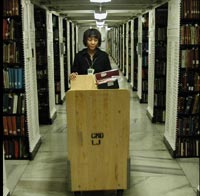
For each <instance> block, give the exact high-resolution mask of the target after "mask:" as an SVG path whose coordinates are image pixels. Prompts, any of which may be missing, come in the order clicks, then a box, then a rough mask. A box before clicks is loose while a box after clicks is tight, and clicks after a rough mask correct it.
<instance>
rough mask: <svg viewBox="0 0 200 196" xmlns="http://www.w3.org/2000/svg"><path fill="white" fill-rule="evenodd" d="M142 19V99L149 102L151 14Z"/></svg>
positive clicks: (143, 101) (144, 15)
mask: <svg viewBox="0 0 200 196" xmlns="http://www.w3.org/2000/svg"><path fill="white" fill-rule="evenodd" d="M142 19H143V20H144V21H142V99H141V103H147V102H148V64H149V62H148V55H149V39H148V37H149V13H146V14H143V16H142Z"/></svg>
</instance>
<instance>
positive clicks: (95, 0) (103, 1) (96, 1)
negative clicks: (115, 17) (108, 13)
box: [90, 0, 111, 3]
mask: <svg viewBox="0 0 200 196" xmlns="http://www.w3.org/2000/svg"><path fill="white" fill-rule="evenodd" d="M110 1H111V0H90V2H92V3H107V2H110Z"/></svg>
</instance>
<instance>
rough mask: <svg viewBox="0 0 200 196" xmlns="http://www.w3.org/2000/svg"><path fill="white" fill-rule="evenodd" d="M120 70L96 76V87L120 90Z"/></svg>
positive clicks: (100, 73)
mask: <svg viewBox="0 0 200 196" xmlns="http://www.w3.org/2000/svg"><path fill="white" fill-rule="evenodd" d="M118 78H119V70H118V69H111V70H108V71H104V72H99V73H96V74H95V79H96V85H97V88H98V89H118V88H119V83H118Z"/></svg>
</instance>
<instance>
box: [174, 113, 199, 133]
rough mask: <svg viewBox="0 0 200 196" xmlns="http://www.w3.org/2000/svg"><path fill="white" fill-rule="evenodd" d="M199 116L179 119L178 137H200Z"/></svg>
mask: <svg viewBox="0 0 200 196" xmlns="http://www.w3.org/2000/svg"><path fill="white" fill-rule="evenodd" d="M199 120H200V119H199V116H190V117H189V118H188V117H187V118H186V117H182V118H178V119H177V135H178V136H197V135H200V129H199Z"/></svg>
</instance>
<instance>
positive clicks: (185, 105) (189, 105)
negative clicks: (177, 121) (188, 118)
mask: <svg viewBox="0 0 200 196" xmlns="http://www.w3.org/2000/svg"><path fill="white" fill-rule="evenodd" d="M199 107H200V106H199V94H196V95H194V96H187V97H182V96H179V97H178V113H179V114H198V113H199Z"/></svg>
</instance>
